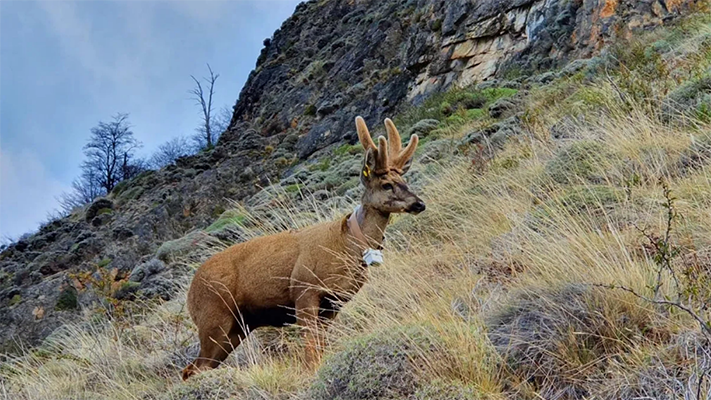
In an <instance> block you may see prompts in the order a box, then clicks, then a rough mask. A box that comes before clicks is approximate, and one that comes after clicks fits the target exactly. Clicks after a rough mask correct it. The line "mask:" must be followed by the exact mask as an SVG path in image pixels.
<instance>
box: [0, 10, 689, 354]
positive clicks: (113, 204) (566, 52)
mask: <svg viewBox="0 0 711 400" xmlns="http://www.w3.org/2000/svg"><path fill="white" fill-rule="evenodd" d="M693 3H694V2H693V0H674V1H672V0H666V1H665V0H639V1H632V0H476V1H475V0H448V1H443V0H437V1H435V0H378V1H376V0H330V1H324V0H319V1H316V0H312V1H309V2H307V3H302V4H300V5H299V6H298V7H297V8H296V11H295V12H294V15H293V16H292V17H290V18H289V19H288V20H287V21H285V22H284V23H283V25H282V26H281V28H280V29H279V30H277V31H276V32H275V33H274V36H273V37H272V38H271V39H269V40H265V42H264V44H265V47H264V49H263V51H262V54H261V55H260V57H259V59H258V60H257V66H256V69H255V70H254V71H253V72H252V73H251V74H250V76H249V79H248V81H247V83H246V85H245V87H244V88H243V89H242V92H241V93H240V95H239V100H238V101H237V103H236V105H235V107H234V115H233V118H232V122H231V124H230V127H229V129H228V130H227V132H225V133H224V134H223V135H222V137H221V138H220V140H219V142H218V144H217V146H216V147H215V148H214V149H211V150H208V151H204V152H201V153H200V154H198V155H195V156H190V157H184V158H182V159H179V160H177V161H176V163H175V164H174V165H170V166H168V167H166V168H163V169H161V170H159V171H148V172H145V173H143V174H141V175H140V176H138V177H136V178H134V179H132V180H131V181H127V182H122V183H121V184H119V185H118V186H117V187H116V188H115V189H114V191H113V192H112V193H110V194H109V195H108V196H107V197H106V198H105V199H98V200H96V201H95V202H94V203H93V204H91V205H88V206H87V207H85V208H84V209H82V210H77V211H76V212H74V213H72V215H70V216H68V217H66V218H62V219H59V220H56V221H53V222H51V223H48V224H46V225H45V226H43V227H42V228H40V229H39V231H38V232H37V233H35V234H33V235H30V236H27V237H26V238H23V239H22V240H19V241H18V242H17V243H14V244H12V245H10V246H9V247H7V248H5V249H4V250H3V251H2V253H0V352H3V351H9V350H12V349H13V348H14V347H16V345H17V344H18V343H20V342H22V343H23V344H30V345H32V344H37V343H39V342H40V341H41V340H42V339H43V338H45V337H46V336H47V335H49V334H50V333H51V332H52V330H53V329H54V328H56V327H57V326H59V325H60V324H61V322H62V321H66V320H71V319H72V318H78V315H79V313H80V311H81V310H82V309H83V308H87V307H93V306H95V305H96V304H100V303H101V301H102V297H101V296H103V297H104V298H114V299H121V300H124V299H125V300H130V299H132V298H135V297H137V296H145V297H159V298H163V299H166V298H169V297H170V296H171V295H172V293H173V291H172V288H171V284H172V283H174V282H175V281H176V280H179V279H178V278H180V277H181V276H185V274H186V273H188V272H187V271H188V269H186V268H185V267H184V264H178V263H176V262H175V261H176V260H175V257H174V256H175V255H176V254H180V256H181V257H183V256H186V254H187V256H190V260H192V261H194V262H199V261H201V259H202V258H201V257H203V256H202V255H200V254H191V251H192V250H194V249H196V248H199V247H200V245H201V244H202V243H207V242H209V240H212V239H214V238H218V239H224V238H225V237H229V234H228V233H225V232H224V231H223V230H222V229H221V228H220V226H221V225H219V224H218V226H215V224H217V223H218V222H221V221H222V222H224V223H228V222H230V220H237V219H239V216H235V215H224V214H225V213H224V212H225V209H226V208H228V203H227V201H226V199H231V200H237V201H243V202H245V203H246V204H256V203H259V202H262V201H263V199H264V198H265V197H266V196H265V193H264V192H260V190H261V188H262V187H267V186H269V185H270V184H271V183H274V182H279V181H281V182H282V185H284V187H285V188H286V191H287V192H288V191H294V192H298V191H299V190H300V182H303V181H304V180H308V181H309V182H312V183H313V188H315V190H317V191H318V192H317V197H318V198H319V199H322V200H324V199H327V200H324V201H331V200H334V199H330V198H329V195H330V193H331V192H336V193H338V194H346V195H357V193H358V179H357V175H358V173H359V166H360V159H359V158H358V157H359V154H360V153H359V152H357V151H356V152H351V150H353V147H352V146H351V147H350V148H349V147H348V146H345V147H344V145H345V144H349V143H350V144H353V143H355V141H356V140H357V136H356V133H355V129H354V124H353V118H354V117H355V116H356V115H363V116H364V117H365V118H366V120H367V122H368V124H369V125H370V126H373V127H377V126H381V123H382V120H383V119H384V118H385V117H387V116H393V115H394V114H395V113H396V112H397V111H398V110H399V109H401V108H402V107H403V106H405V105H407V104H417V103H420V102H422V101H423V100H424V99H425V98H427V97H428V96H429V95H431V94H433V93H437V92H441V91H444V90H447V89H448V88H450V87H452V86H456V85H460V86H463V85H468V84H471V83H475V82H481V81H486V80H492V79H493V78H501V77H505V78H507V79H515V78H516V77H517V76H521V75H530V74H538V73H541V72H545V71H546V70H548V69H550V68H557V67H561V66H563V65H565V64H566V63H567V62H568V61H569V60H573V59H576V58H586V57H590V56H592V55H594V54H596V52H598V51H599V50H600V49H601V48H602V47H603V46H604V45H605V43H606V42H607V41H608V40H610V39H612V38H615V37H616V36H629V35H632V34H634V32H637V31H639V30H643V29H647V28H650V27H653V26H656V25H659V24H662V23H664V22H665V21H666V20H668V19H670V18H673V17H674V16H676V15H679V14H682V13H684V12H686V11H687V10H688V9H689V8H690V7H691V6H692V5H693ZM225 51H229V49H225ZM571 65H573V64H571ZM545 76H546V75H540V79H539V81H540V82H542V83H545V79H546V78H545ZM513 106H515V105H512V104H510V103H507V102H505V101H501V102H499V103H497V104H494V105H492V106H491V110H490V111H491V112H495V113H497V114H498V115H500V116H502V117H508V115H509V114H511V109H512V107H513ZM508 118H509V119H508V120H513V119H515V116H511V117H508ZM508 120H505V121H503V122H502V123H500V124H499V125H497V126H495V127H496V129H497V130H496V132H497V133H500V135H499V136H506V135H508V134H509V133H510V132H509V131H512V130H513V129H515V125H516V124H515V123H511V124H508V125H507V122H506V121H508ZM514 122H515V121H514ZM436 123H437V121H436V120H435V121H431V120H430V121H424V122H422V123H421V124H419V125H417V126H413V127H412V129H413V132H415V131H417V132H420V133H421V134H422V135H423V136H424V135H426V133H429V131H430V130H432V129H433V128H434V127H436ZM485 134H489V133H486V132H483V133H482V132H473V133H472V135H470V136H468V139H467V138H465V139H466V140H469V141H470V142H475V141H477V140H480V139H481V138H482V137H484V136H485ZM491 136H492V137H493V134H492V135H491ZM433 143H435V144H437V143H436V142H433ZM336 146H341V147H340V148H342V149H343V152H344V154H352V155H353V156H352V158H351V159H349V160H348V162H344V163H343V164H341V165H338V166H334V168H333V170H334V171H335V172H334V173H335V174H338V175H339V176H338V179H334V176H333V175H329V174H328V173H326V172H325V170H326V169H328V168H329V163H328V162H326V163H323V162H321V161H317V159H318V157H319V156H320V155H323V154H324V153H325V152H327V151H332V149H334V148H336ZM430 147H431V148H430V149H426V150H427V154H428V155H429V157H430V158H432V159H436V157H437V154H438V151H439V148H438V147H437V146H435V145H434V144H433V145H431V146H430ZM356 154H357V155H356ZM326 161H329V160H326ZM344 179H345V180H347V182H342V181H343V180H344ZM334 201H338V200H337V199H335V200H334ZM218 218H219V219H218ZM215 220H217V222H215ZM213 222H214V224H213ZM211 224H212V225H211ZM205 228H207V229H205ZM200 229H205V231H206V232H207V233H205V232H201V231H200Z"/></svg>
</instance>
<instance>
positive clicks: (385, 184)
mask: <svg viewBox="0 0 711 400" xmlns="http://www.w3.org/2000/svg"><path fill="white" fill-rule="evenodd" d="M383 190H393V185H391V184H389V183H384V184H383Z"/></svg>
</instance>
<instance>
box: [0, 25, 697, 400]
mask: <svg viewBox="0 0 711 400" xmlns="http://www.w3.org/2000/svg"><path fill="white" fill-rule="evenodd" d="M704 29H706V28H704ZM699 32H700V33H699V34H698V35H697V34H693V35H689V36H688V38H687V40H686V41H682V43H684V46H680V47H677V48H675V50H674V54H681V53H683V54H687V53H688V52H690V51H693V50H694V49H697V50H698V48H699V46H701V45H700V43H701V42H700V40H699V35H707V36H708V31H704V30H703V29H700V30H699ZM674 54H671V55H669V54H667V56H668V57H667V58H668V59H667V61H666V62H668V64H669V65H673V66H675V67H676V68H678V69H677V70H675V76H677V75H680V74H681V75H680V76H682V78H681V79H685V78H688V76H689V75H683V74H682V73H681V72H680V70H679V68H681V70H684V68H686V69H685V70H684V71H687V73H688V74H691V73H693V71H696V65H698V63H697V64H694V66H691V65H689V66H687V67H684V65H685V63H684V62H682V61H680V60H679V59H678V57H677V56H674ZM704 62H706V61H704ZM680 65H681V66H680ZM620 79H623V78H620ZM625 79H626V78H625ZM666 84H667V82H666V81H665V82H664V85H662V86H664V87H666V86H665V85H666ZM534 90H535V91H534V93H533V94H532V96H531V98H532V100H531V101H530V103H529V110H528V112H527V118H526V129H527V135H526V136H524V137H519V138H515V139H513V140H511V141H509V143H508V144H507V146H506V147H505V148H504V149H503V150H501V151H498V152H497V153H496V154H495V155H494V156H493V157H492V158H491V159H490V160H488V161H487V163H486V165H478V166H476V168H473V167H472V164H471V160H469V159H467V158H466V157H462V156H459V157H454V156H453V157H451V158H450V159H448V160H447V161H444V162H443V164H442V165H441V166H440V168H437V169H436V170H437V171H439V172H438V173H436V174H433V175H430V176H428V177H427V179H428V180H427V183H426V185H425V189H424V193H423V197H424V198H425V199H426V201H427V203H428V209H427V212H426V213H424V214H422V215H421V216H418V217H411V216H399V217H396V218H394V223H393V224H392V226H391V227H390V228H389V230H388V243H387V246H388V248H387V249H386V252H385V258H386V265H385V266H382V267H378V268H373V269H372V270H371V277H370V280H369V283H368V284H367V285H366V286H365V287H364V288H363V289H362V290H361V292H360V293H359V294H358V295H357V296H356V297H355V298H354V299H353V300H352V301H351V302H350V303H348V304H347V305H346V306H345V307H344V309H343V311H342V313H341V314H340V315H339V317H338V318H337V319H336V320H335V321H334V323H333V324H332V325H331V326H330V327H329V329H328V332H327V341H326V344H325V348H324V361H323V366H324V367H323V369H322V373H321V374H319V373H318V372H314V371H310V370H308V369H307V368H305V366H304V363H303V361H302V360H301V352H302V351H301V343H300V339H299V338H298V329H297V328H288V329H285V330H265V331H262V332H256V333H255V334H254V335H253V336H252V337H251V338H250V339H249V340H248V341H247V342H246V343H244V344H243V345H242V346H240V348H239V349H237V351H236V352H235V355H233V356H231V357H230V359H229V360H228V362H227V363H226V365H225V366H223V367H221V368H219V369H217V370H214V371H210V372H208V373H205V374H202V375H200V376H198V377H197V378H195V379H192V380H190V381H189V382H187V383H182V382H180V380H179V369H180V368H182V367H183V366H184V364H185V363H187V362H188V361H189V360H190V357H189V356H188V354H187V353H189V352H191V351H192V352H194V350H195V348H194V344H195V341H196V340H195V339H196V332H195V328H194V327H193V326H192V324H191V323H190V321H189V319H188V318H187V316H186V312H185V309H184V294H181V295H179V296H176V298H174V299H173V300H171V301H169V302H166V303H164V304H160V305H157V306H151V307H147V308H146V309H144V310H143V311H142V312H140V313H138V314H137V315H132V317H131V321H132V322H133V323H135V325H133V326H126V324H125V323H121V322H120V321H107V320H97V321H95V322H94V323H93V324H88V323H84V324H69V325H67V327H66V328H65V329H64V330H63V331H62V333H60V334H57V335H55V336H54V337H53V339H52V340H51V342H50V343H49V344H48V345H46V346H43V347H41V348H40V349H36V350H32V351H29V352H28V353H27V354H26V355H25V356H23V357H19V358H16V359H12V360H9V361H7V362H4V363H3V364H2V365H0V393H2V394H3V395H4V396H5V397H6V398H13V399H28V400H29V399H57V398H77V399H85V398H86V399H89V398H91V399H94V398H97V399H183V398H185V399H187V398H196V397H200V398H236V399H237V398H255V399H256V398H259V399H282V398H284V399H287V398H304V399H307V398H311V397H309V396H311V395H313V396H316V395H315V394H313V393H317V392H311V391H310V390H311V389H309V387H312V386H313V387H317V386H318V385H319V384H320V385H325V386H327V387H331V386H333V385H332V383H330V382H327V381H328V379H329V377H328V376H324V374H325V372H323V371H339V370H341V369H343V368H345V369H347V367H348V365H346V366H343V365H340V364H338V363H342V362H352V360H351V361H348V360H345V361H343V358H344V357H340V358H339V355H343V354H349V353H347V352H348V351H349V349H353V348H356V347H357V348H359V349H361V350H359V351H360V352H361V353H358V354H364V357H366V356H368V357H370V356H371V355H369V354H370V353H368V352H367V351H368V349H369V347H368V344H367V342H368V341H369V340H371V339H372V338H373V337H374V336H373V335H385V333H387V332H396V334H394V337H395V339H392V340H393V341H389V340H390V339H388V340H386V341H384V342H383V343H384V344H382V346H394V347H393V348H392V350H393V353H397V352H398V351H405V349H406V350H407V352H406V353H407V359H408V360H410V361H411V363H410V364H408V365H410V367H411V369H412V370H413V373H414V374H415V377H414V378H413V377H408V378H407V379H404V378H403V381H402V382H406V383H408V384H412V382H415V383H414V384H415V385H416V386H417V387H415V388H412V389H407V388H398V387H395V385H396V383H391V385H392V387H389V388H385V389H383V388H381V387H378V385H382V384H383V382H381V381H379V380H378V379H380V378H378V376H373V377H370V378H372V379H371V381H368V380H367V379H369V376H368V375H367V373H368V371H360V370H353V371H350V372H349V374H346V375H345V378H344V379H352V382H360V383H362V382H367V383H368V384H372V385H373V387H372V388H365V389H368V390H371V392H369V393H391V394H392V393H394V391H397V390H401V392H399V393H405V392H402V391H407V390H413V392H412V393H410V394H409V395H408V396H409V397H410V398H442V399H444V398H472V399H474V398H476V399H479V398H487V399H505V398H513V397H515V398H634V397H639V398H670V399H671V398H689V399H697V398H709V397H710V396H711V390H710V389H709V385H708V383H703V382H702V383H701V384H700V385H699V379H698V377H699V373H700V372H702V371H704V370H705V369H706V368H708V367H709V363H711V357H710V356H709V350H708V343H707V342H706V341H705V340H704V339H703V337H702V335H701V334H700V331H699V327H698V325H697V324H696V322H695V321H694V320H693V319H692V318H690V317H689V316H688V315H686V314H684V313H682V312H679V310H676V309H673V308H672V309H670V308H664V307H659V306H655V305H652V304H650V303H648V302H645V301H643V300H641V299H639V298H638V297H636V296H634V295H633V294H631V293H629V292H625V291H619V290H615V289H604V288H599V287H594V286H593V285H595V284H602V285H615V286H618V287H619V286H621V285H622V286H625V287H627V288H630V289H631V290H634V291H636V292H638V293H641V294H644V295H650V287H651V286H653V285H654V284H655V281H656V279H657V272H656V271H657V265H656V264H655V261H654V259H653V255H652V254H651V253H650V252H649V250H648V249H647V248H645V240H644V238H643V237H642V236H641V235H640V233H639V231H638V227H643V228H645V229H646V230H648V231H649V232H656V233H661V232H663V231H664V229H665V223H666V222H665V221H666V214H665V213H666V210H665V209H664V207H662V203H663V202H664V197H663V189H662V186H661V185H660V180H659V179H660V178H663V179H664V181H665V182H667V183H668V185H669V187H670V189H671V190H672V193H673V194H674V195H675V196H676V197H677V198H678V199H677V200H676V208H677V210H678V212H679V213H680V215H681V216H682V217H681V218H679V219H678V220H677V221H676V222H675V226H674V231H673V234H674V235H673V240H674V243H675V244H677V245H679V246H680V247H681V248H682V249H683V251H682V254H681V255H680V256H679V257H678V258H677V259H675V263H677V265H678V266H680V267H681V266H682V265H686V264H685V261H684V260H685V259H686V258H685V257H687V256H690V255H694V254H696V255H699V254H700V255H702V256H699V257H701V258H698V257H697V260H701V261H699V262H697V263H696V264H695V267H698V268H697V269H698V271H697V272H698V273H700V274H702V273H706V274H711V272H710V271H709V270H711V256H709V255H711V211H710V210H711V169H710V167H711V163H710V157H711V151H710V150H709V149H708V148H707V147H704V146H711V141H706V142H704V140H706V139H704V135H708V132H711V126H709V125H708V124H704V123H703V122H700V121H691V122H693V123H690V121H677V120H675V121H668V120H667V121H665V120H664V119H663V118H660V117H659V115H658V114H657V113H656V111H654V110H658V108H654V107H653V106H650V104H646V103H645V104H635V103H634V102H630V100H629V99H626V98H624V96H622V97H621V96H619V93H618V90H619V88H618V87H617V86H616V85H615V83H614V81H610V82H608V83H605V82H597V84H595V85H588V84H586V83H583V82H582V81H580V80H579V79H577V78H571V79H568V80H565V81H563V82H557V83H555V84H554V86H552V87H548V88H541V89H534ZM657 105H659V104H657ZM650 110H652V111H653V112H650ZM571 115H573V116H575V117H576V118H574V119H573V120H572V121H569V122H567V123H566V127H565V128H566V130H567V132H568V135H567V137H568V138H567V139H561V140H553V139H551V138H550V134H549V132H550V129H551V127H552V126H554V125H556V124H558V123H559V122H560V121H561V120H562V119H564V118H565V117H566V116H571ZM579 116H584V117H585V118H578V117H579ZM463 132H464V131H462V132H460V134H461V133H463ZM450 133H451V134H452V135H456V134H457V133H456V132H450ZM699 143H701V144H702V145H699ZM704 143H705V144H704ZM573 155H574V156H573ZM690 160H692V161H693V162H691V161H690ZM556 163H559V164H560V163H563V164H562V166H563V167H564V168H563V169H562V170H563V171H566V174H565V176H564V177H563V178H561V177H560V176H557V175H556V174H558V173H559V172H560V171H561V168H558V167H554V166H555V165H558V164H556ZM284 198H287V197H286V196H280V195H279V193H278V192H277V193H275V194H272V195H270V196H266V199H265V202H266V203H265V206H264V207H258V208H260V209H264V208H268V209H269V210H270V215H269V217H268V218H266V219H265V218H264V217H259V216H258V215H262V214H259V213H257V214H255V213H252V212H251V210H250V209H247V208H244V207H239V206H237V205H236V206H235V207H236V209H237V211H238V212H239V213H241V214H243V215H246V216H247V222H246V223H245V224H244V225H245V226H247V227H248V228H243V229H241V230H240V231H239V232H237V233H236V237H238V238H240V240H246V239H249V238H250V237H253V236H255V235H261V234H266V233H272V232H275V231H279V230H281V229H285V228H295V227H301V226H305V225H308V224H310V223H313V222H316V221H319V220H324V219H331V218H334V217H335V216H337V215H342V214H344V213H345V212H347V211H348V209H349V208H350V206H351V205H350V204H345V205H344V206H343V208H341V209H328V210H324V209H321V208H320V206H319V204H318V203H317V202H315V201H312V202H310V203H311V204H309V205H308V206H305V205H304V204H303V203H302V204H293V203H290V202H288V201H286V200H283V199H284ZM219 248H220V246H215V247H211V248H209V249H206V251H211V252H213V251H216V250H219ZM704 254H706V257H707V258H706V259H704V258H703V255H704ZM704 268H705V270H704ZM699 271H700V272H699ZM699 276H701V275H699ZM661 279H662V287H661V292H662V295H667V296H673V295H674V293H676V287H675V286H674V283H673V280H672V277H671V276H669V274H662V277H661ZM699 313H700V314H701V315H702V316H703V317H704V318H707V319H708V318H709V317H711V316H709V315H708V311H704V310H699ZM411 327H419V328H421V329H415V330H412V329H410V328H411ZM423 331H424V332H426V333H425V336H427V337H428V339H427V340H424V341H423V340H422V338H421V337H420V335H422V332H423ZM408 332H417V333H412V334H410V333H408ZM430 339H431V340H430ZM363 341H365V342H366V343H365V344H364V343H363ZM392 343H395V344H392ZM397 343H401V345H398V344H397ZM190 346H192V347H191V348H189V347H190ZM358 346H361V347H358ZM398 346H401V347H398ZM186 348H189V349H188V350H186ZM363 349H365V350H363ZM375 350H378V349H375ZM375 350H374V351H375ZM378 351H379V350H378ZM344 352H346V353H344ZM363 352H365V353H363ZM372 357H374V358H373V360H374V361H373V362H374V363H379V362H387V360H385V361H383V358H382V354H381V353H378V352H377V351H376V353H375V355H372ZM385 367H387V366H385ZM398 371H399V370H398ZM334 373H335V372H334ZM363 374H365V375H363ZM413 379H414V381H413ZM388 382H390V381H388ZM393 382H394V381H393ZM398 382H399V381H398ZM329 385H331V386H329ZM442 388H445V389H442ZM451 388H457V389H456V395H453V394H452V393H454V392H452V391H451V390H453V389H451ZM331 389H332V387H331ZM331 389H329V390H331ZM361 389H363V388H361ZM386 389H387V390H386ZM440 389H441V390H444V392H441V391H440ZM344 390H346V392H343V393H341V394H340V396H341V397H340V398H343V399H349V398H355V397H348V396H351V395H352V394H353V393H356V392H355V391H353V392H347V390H355V389H354V388H350V389H348V388H346V389H344ZM384 390H385V391H384ZM388 390H389V391H388ZM448 390H450V391H448ZM319 393H320V392H319ZM349 393H350V394H349ZM408 393H409V392H408ZM433 393H435V394H433ZM436 393H440V394H436ZM441 393H444V394H441ZM418 396H419V397H418ZM437 396H439V397H437ZM645 396H646V397H645ZM697 396H698V397H697ZM313 398H320V397H313Z"/></svg>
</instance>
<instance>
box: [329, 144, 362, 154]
mask: <svg viewBox="0 0 711 400" xmlns="http://www.w3.org/2000/svg"><path fill="white" fill-rule="evenodd" d="M362 153H363V145H362V144H360V143H357V144H342V145H341V146H339V147H338V148H336V150H334V151H333V154H335V155H337V156H344V155H347V154H350V155H354V154H362Z"/></svg>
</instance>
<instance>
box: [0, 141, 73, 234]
mask: <svg viewBox="0 0 711 400" xmlns="http://www.w3.org/2000/svg"><path fill="white" fill-rule="evenodd" d="M69 189H70V188H69V187H67V186H65V185H63V184H62V183H61V182H59V181H58V180H56V179H54V178H52V177H51V176H50V174H49V173H48V171H47V170H45V167H44V166H43V165H42V162H41V160H40V159H39V157H38V156H37V155H36V154H35V153H33V152H30V151H27V150H23V151H20V152H17V153H12V152H9V151H6V149H3V148H0V236H3V237H5V236H9V237H13V238H17V237H19V236H20V235H21V234H23V233H26V232H29V231H33V230H35V229H37V227H38V226H39V224H40V223H41V222H44V221H46V220H47V215H48V214H47V210H48V209H54V208H57V206H58V203H57V200H56V197H57V196H59V195H60V194H61V193H62V192H65V191H68V190H69Z"/></svg>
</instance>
